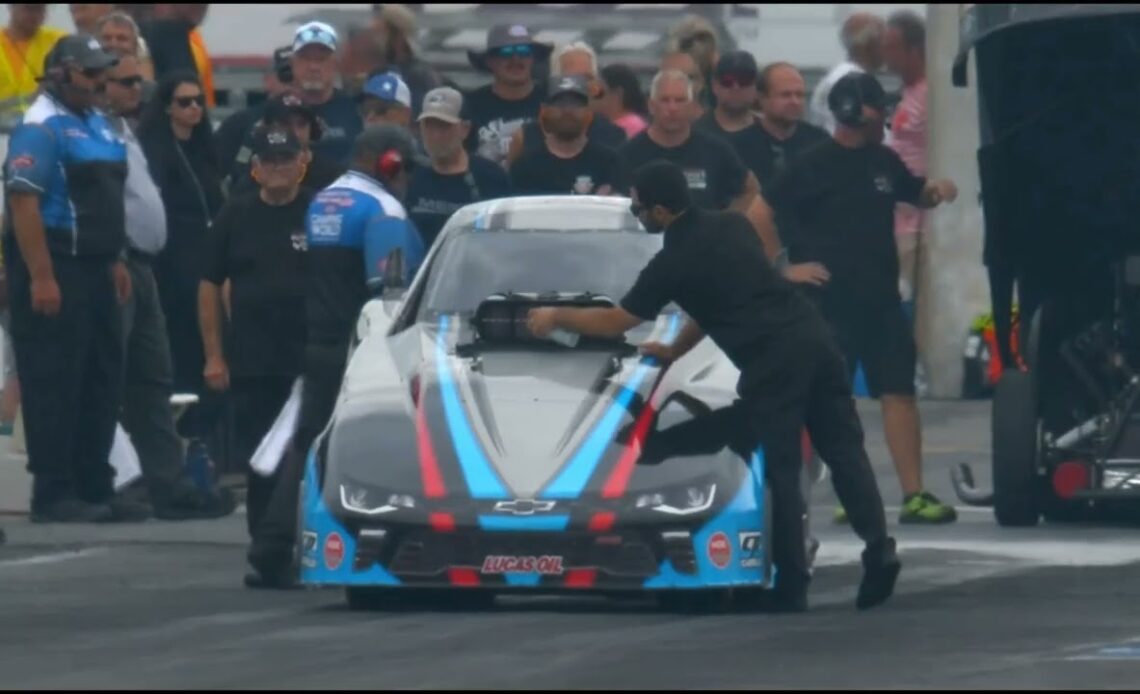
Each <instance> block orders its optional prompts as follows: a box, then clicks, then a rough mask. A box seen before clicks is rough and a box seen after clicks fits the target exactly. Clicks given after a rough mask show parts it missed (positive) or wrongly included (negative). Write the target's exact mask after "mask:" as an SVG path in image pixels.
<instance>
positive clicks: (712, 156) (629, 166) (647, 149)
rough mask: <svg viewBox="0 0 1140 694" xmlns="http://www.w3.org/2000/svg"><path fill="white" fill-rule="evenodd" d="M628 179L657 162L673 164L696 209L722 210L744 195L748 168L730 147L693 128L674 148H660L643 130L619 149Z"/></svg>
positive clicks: (646, 131) (714, 137) (716, 138)
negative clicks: (683, 179)
mask: <svg viewBox="0 0 1140 694" xmlns="http://www.w3.org/2000/svg"><path fill="white" fill-rule="evenodd" d="M618 154H620V155H621V157H622V159H623V161H624V163H625V170H626V171H628V172H629V174H630V176H631V177H632V176H633V175H635V174H636V172H637V170H638V169H639V168H640V167H642V166H644V165H646V164H648V163H650V162H652V161H656V160H657V159H664V160H666V161H670V162H673V163H674V164H676V165H677V166H679V167H681V169H682V170H683V171H684V172H685V179H686V180H687V181H688V183H689V194H690V195H692V197H693V202H695V203H696V204H697V206H698V207H700V208H702V209H705V210H723V209H724V208H726V207H728V206H729V205H730V204H731V203H732V201H733V200H735V199H736V198H738V197H740V195H741V194H742V193H743V192H744V187H745V182H746V181H747V180H748V169H747V168H746V167H745V166H744V163H743V162H742V161H741V160H740V157H739V156H737V154H736V152H735V151H733V149H732V147H731V146H730V145H729V144H728V143H727V142H724V141H723V140H721V139H720V138H719V137H717V136H716V135H711V134H709V133H707V132H705V131H704V130H702V129H700V128H694V129H693V130H692V132H691V134H690V135H689V139H687V140H685V142H684V143H683V144H681V145H680V146H677V147H662V146H661V145H659V144H657V143H656V142H654V141H653V140H651V139H650V138H649V131H648V130H643V131H642V132H641V133H639V134H638V135H637V137H634V138H633V139H632V140H630V141H629V142H627V143H625V144H624V145H622V147H621V149H620V150H618Z"/></svg>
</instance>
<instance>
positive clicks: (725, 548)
mask: <svg viewBox="0 0 1140 694" xmlns="http://www.w3.org/2000/svg"><path fill="white" fill-rule="evenodd" d="M708 553H709V561H711V562H712V563H713V566H715V567H716V568H718V569H727V568H728V565H729V563H730V562H731V561H732V543H730V542H729V541H728V535H725V534H724V533H722V532H715V533H713V535H712V537H710V538H709V546H708Z"/></svg>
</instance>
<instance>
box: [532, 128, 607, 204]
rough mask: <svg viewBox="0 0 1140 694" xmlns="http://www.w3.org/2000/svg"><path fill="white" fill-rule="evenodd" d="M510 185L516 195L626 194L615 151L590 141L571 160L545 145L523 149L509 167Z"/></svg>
mask: <svg viewBox="0 0 1140 694" xmlns="http://www.w3.org/2000/svg"><path fill="white" fill-rule="evenodd" d="M607 186H608V189H607V188H606V187H607ZM511 188H513V189H514V191H515V193H516V194H519V195H570V194H573V195H610V194H620V195H626V194H628V192H629V186H628V185H627V184H626V178H625V173H624V171H623V169H622V164H621V159H620V158H619V157H618V154H617V152H615V151H614V150H612V149H610V148H609V147H603V146H602V145H599V144H596V143H594V142H593V141H592V140H588V141H587V142H586V146H585V147H584V148H583V149H582V151H581V152H579V153H578V154H577V156H574V157H571V158H570V159H564V158H562V157H557V156H555V155H554V154H552V153H551V152H550V150H549V149H548V148H547V147H545V146H542V147H538V148H534V149H528V150H526V151H525V152H523V154H522V155H521V156H520V157H519V158H518V160H517V161H515V163H514V164H513V165H512V166H511Z"/></svg>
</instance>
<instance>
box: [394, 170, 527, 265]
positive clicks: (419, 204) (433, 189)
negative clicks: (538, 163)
mask: <svg viewBox="0 0 1140 694" xmlns="http://www.w3.org/2000/svg"><path fill="white" fill-rule="evenodd" d="M510 194H511V186H510V183H509V181H508V180H507V172H506V171H503V169H502V168H501V167H499V166H496V165H495V164H492V163H491V162H489V161H487V160H486V159H484V158H483V157H479V156H475V155H469V163H468V165H467V173H466V174H447V175H444V174H440V173H436V171H435V169H433V168H431V167H420V168H417V169H416V170H415V173H413V174H412V180H411V182H410V183H409V184H408V194H407V195H406V196H405V198H404V199H405V200H406V201H407V204H406V205H405V209H407V211H408V217H409V218H410V219H411V220H412V223H413V224H415V225H416V230H417V231H419V232H420V236H421V237H422V238H423V241H424V248H431V245H432V243H433V242H434V241H435V237H436V236H438V235H439V232H440V231H441V230H442V229H443V225H444V224H446V223H447V220H448V219H450V218H451V215H452V214H454V213H455V211H456V210H458V209H459V208H460V207H463V206H464V205H470V204H471V203H473V202H480V201H482V200H494V199H496V198H505V197H508V196H510Z"/></svg>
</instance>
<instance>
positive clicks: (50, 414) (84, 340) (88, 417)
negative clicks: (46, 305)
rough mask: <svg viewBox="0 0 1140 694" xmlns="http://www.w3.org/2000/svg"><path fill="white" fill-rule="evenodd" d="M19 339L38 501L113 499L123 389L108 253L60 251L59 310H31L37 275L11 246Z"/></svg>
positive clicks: (15, 337)
mask: <svg viewBox="0 0 1140 694" xmlns="http://www.w3.org/2000/svg"><path fill="white" fill-rule="evenodd" d="M6 245H7V250H8V251H9V252H8V253H7V254H6V256H7V267H8V282H9V288H10V297H11V310H12V343H13V347H14V348H15V351H16V361H17V363H19V365H20V366H19V369H20V390H21V393H22V398H23V412H24V431H25V435H26V438H27V448H28V471H29V472H31V473H32V475H33V476H34V484H33V490H32V507H33V508H34V509H38V508H42V507H43V506H45V505H48V504H52V503H54V502H55V501H57V500H59V499H62V498H64V497H68V496H78V497H79V498H81V499H83V500H85V501H88V502H92V503H99V502H106V501H108V500H110V498H111V497H112V496H113V494H114V486H113V482H114V470H113V469H112V468H111V465H110V464H109V462H108V458H109V457H110V453H111V443H112V441H113V440H114V436H115V422H116V421H117V419H118V416H117V415H118V411H119V403H120V398H121V389H122V368H123V344H122V335H121V327H120V320H121V317H120V314H119V306H118V301H117V299H116V296H115V285H114V281H113V280H112V277H111V263H112V260H111V259H109V258H71V257H66V256H53V257H52V267H53V270H54V273H55V281H56V283H57V284H58V285H59V290H60V294H61V296H62V298H63V300H62V304H61V308H60V312H59V313H58V314H57V315H55V316H51V317H48V316H44V315H42V314H39V313H35V312H34V311H32V291H31V276H30V274H29V272H28V268H27V266H26V265H25V264H24V262H23V260H22V259H21V258H20V257H19V256H18V254H17V253H15V252H13V251H15V244H14V243H11V244H6Z"/></svg>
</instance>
